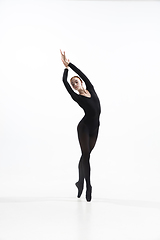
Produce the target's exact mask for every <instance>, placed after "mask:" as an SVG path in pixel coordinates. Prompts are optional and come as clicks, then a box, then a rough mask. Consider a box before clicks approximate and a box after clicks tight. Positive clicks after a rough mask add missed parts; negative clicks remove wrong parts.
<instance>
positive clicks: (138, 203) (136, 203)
mask: <svg viewBox="0 0 160 240" xmlns="http://www.w3.org/2000/svg"><path fill="white" fill-rule="evenodd" d="M49 201H50V202H54V201H58V202H79V203H84V202H86V200H85V198H81V199H77V198H72V197H70V198H69V197H6V198H0V203H25V202H49ZM91 203H93V204H97V203H102V204H105V203H107V204H116V205H121V206H126V207H127V206H129V207H141V208H158V209H160V202H153V201H145V200H125V199H109V198H93V200H92V202H91ZM88 204H90V203H88Z"/></svg>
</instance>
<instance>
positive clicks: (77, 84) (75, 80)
mask: <svg viewBox="0 0 160 240" xmlns="http://www.w3.org/2000/svg"><path fill="white" fill-rule="evenodd" d="M70 83H71V85H72V87H73V88H74V89H75V90H77V91H78V90H81V89H83V82H82V80H81V79H80V78H79V77H78V76H74V77H72V78H71V79H70Z"/></svg>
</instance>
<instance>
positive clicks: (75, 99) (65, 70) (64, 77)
mask: <svg viewBox="0 0 160 240" xmlns="http://www.w3.org/2000/svg"><path fill="white" fill-rule="evenodd" d="M67 77H68V68H65V69H64V73H63V83H64V86H65V87H66V89H67V91H68V92H69V94H70V95H71V97H72V99H73V100H74V101H77V99H78V94H77V93H75V92H74V91H73V89H72V88H71V86H70V85H69V83H68V81H67Z"/></svg>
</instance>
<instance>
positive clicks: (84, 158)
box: [82, 151, 90, 161]
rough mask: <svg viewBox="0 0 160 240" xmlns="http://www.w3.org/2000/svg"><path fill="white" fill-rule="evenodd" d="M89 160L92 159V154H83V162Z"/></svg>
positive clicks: (85, 152) (87, 152)
mask: <svg viewBox="0 0 160 240" xmlns="http://www.w3.org/2000/svg"><path fill="white" fill-rule="evenodd" d="M89 158H90V152H89V151H84V152H82V161H86V160H89Z"/></svg>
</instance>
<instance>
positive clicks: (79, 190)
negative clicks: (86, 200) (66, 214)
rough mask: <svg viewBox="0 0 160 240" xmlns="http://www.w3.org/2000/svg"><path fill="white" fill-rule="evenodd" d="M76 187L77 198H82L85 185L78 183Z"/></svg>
mask: <svg viewBox="0 0 160 240" xmlns="http://www.w3.org/2000/svg"><path fill="white" fill-rule="evenodd" d="M75 185H76V187H77V188H78V195H77V197H78V198H80V196H81V194H82V192H83V183H81V182H76V183H75Z"/></svg>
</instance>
